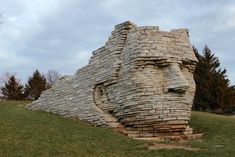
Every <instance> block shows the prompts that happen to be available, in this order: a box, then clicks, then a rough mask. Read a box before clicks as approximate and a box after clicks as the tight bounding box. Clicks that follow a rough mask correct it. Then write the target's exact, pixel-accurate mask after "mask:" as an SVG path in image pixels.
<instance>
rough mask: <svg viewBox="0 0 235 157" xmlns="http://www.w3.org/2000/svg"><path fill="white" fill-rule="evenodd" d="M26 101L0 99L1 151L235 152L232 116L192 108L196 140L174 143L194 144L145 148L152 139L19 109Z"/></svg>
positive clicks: (68, 155)
mask: <svg viewBox="0 0 235 157" xmlns="http://www.w3.org/2000/svg"><path fill="white" fill-rule="evenodd" d="M26 103H27V102H14V101H6V102H0V157H32V156H33V157H37V156H38V157H51V156H52V157H79V156H81V157H89V156H94V157H142V156H143V157H158V156H159V157H161V156H162V157H163V156H164V157H177V156H179V157H183V156H185V157H190V156H197V157H207V156H211V157H217V156H218V157H221V156H222V157H234V156H235V118H233V117H227V116H220V115H214V114H209V113H202V112H193V114H192V120H191V122H190V125H191V126H192V127H193V128H194V129H195V130H197V131H202V132H203V133H204V137H203V138H202V139H201V140H199V141H190V142H186V143H174V144H176V145H187V146H191V147H194V148H199V149H200V150H199V151H190V150H184V149H171V150H167V149H161V150H150V149H148V145H153V143H152V142H145V141H137V140H133V139H130V138H128V137H126V136H124V135H121V134H119V133H116V132H114V131H112V130H110V129H105V128H97V127H93V126H91V125H89V124H87V123H84V122H81V121H79V120H77V119H66V118H62V117H59V116H57V115H53V114H50V113H44V112H32V111H29V110H26V109H24V105H25V104H26Z"/></svg>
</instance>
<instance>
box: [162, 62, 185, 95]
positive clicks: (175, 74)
mask: <svg viewBox="0 0 235 157" xmlns="http://www.w3.org/2000/svg"><path fill="white" fill-rule="evenodd" d="M164 74H165V77H166V84H165V88H164V93H169V92H173V93H185V92H186V91H187V90H188V88H189V83H188V81H187V80H186V78H185V77H184V74H183V73H182V71H181V69H180V67H179V65H178V64H176V63H172V64H170V65H169V66H167V67H165V68H164Z"/></svg>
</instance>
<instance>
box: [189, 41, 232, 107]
mask: <svg viewBox="0 0 235 157" xmlns="http://www.w3.org/2000/svg"><path fill="white" fill-rule="evenodd" d="M193 50H194V52H195V55H196V57H197V59H198V64H197V66H196V69H195V73H194V79H195V82H196V94H195V98H194V105H193V109H195V110H203V111H211V112H218V111H219V112H221V111H226V110H227V109H228V108H229V107H230V106H231V105H233V103H234V100H235V99H234V93H235V90H234V87H233V86H230V83H229V79H228V78H227V76H226V70H225V69H223V70H222V69H221V68H220V62H219V59H218V58H217V57H215V55H214V54H212V52H211V50H210V49H209V48H208V47H207V45H206V46H205V48H204V50H203V54H202V55H200V54H199V53H198V50H197V49H196V48H193Z"/></svg>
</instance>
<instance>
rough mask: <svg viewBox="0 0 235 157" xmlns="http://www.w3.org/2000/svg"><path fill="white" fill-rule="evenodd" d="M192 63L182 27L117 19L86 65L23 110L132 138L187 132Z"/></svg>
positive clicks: (186, 31)
mask: <svg viewBox="0 0 235 157" xmlns="http://www.w3.org/2000/svg"><path fill="white" fill-rule="evenodd" d="M196 62H197V59H196V57H195V55H194V53H193V50H192V47H191V45H190V42H189V39H188V30H187V29H176V30H171V31H170V32H163V31H159V28H158V27H137V26H136V25H135V24H133V23H132V22H125V23H121V24H119V25H116V26H115V30H114V31H113V32H112V35H111V37H110V38H109V40H108V41H107V42H106V44H105V46H103V47H101V48H99V49H98V50H96V51H94V52H93V56H92V57H91V59H90V61H89V64H88V65H87V66H85V67H83V68H81V69H79V70H78V71H77V72H76V74H75V75H74V76H71V77H67V78H63V79H61V80H59V81H58V82H57V83H56V84H55V86H54V87H53V88H52V89H50V90H48V91H45V92H44V93H43V94H42V96H41V97H40V98H39V100H37V101H35V102H33V103H32V104H30V105H28V108H30V109H35V110H36V109H40V110H46V111H49V112H54V113H58V114H61V115H64V116H77V117H79V118H80V119H82V120H85V121H88V122H90V123H93V124H96V125H101V126H109V127H117V126H119V127H120V126H122V127H123V128H125V130H126V131H127V134H129V135H130V136H133V137H154V136H161V135H165V134H168V135H181V134H184V135H185V134H191V133H192V129H190V128H189V127H188V121H189V120H190V115H191V107H192V103H193V98H194V93H195V83H194V79H193V72H194V69H195V65H196Z"/></svg>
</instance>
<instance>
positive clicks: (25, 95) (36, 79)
mask: <svg viewBox="0 0 235 157" xmlns="http://www.w3.org/2000/svg"><path fill="white" fill-rule="evenodd" d="M59 78H60V74H59V72H57V71H55V70H49V71H48V72H47V74H46V75H44V74H42V73H40V72H39V71H38V70H35V72H34V73H33V74H32V76H30V77H29V78H28V80H27V83H26V84H25V85H22V83H21V82H20V81H19V80H18V79H17V78H16V76H15V74H9V73H6V74H5V76H4V77H3V78H1V81H2V82H4V83H3V85H2V87H1V92H2V95H3V96H4V98H6V99H9V100H37V99H38V98H39V96H40V95H41V93H42V91H44V90H46V89H49V88H51V87H52V85H53V84H54V83H55V82H56V80H58V79H59Z"/></svg>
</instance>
